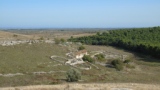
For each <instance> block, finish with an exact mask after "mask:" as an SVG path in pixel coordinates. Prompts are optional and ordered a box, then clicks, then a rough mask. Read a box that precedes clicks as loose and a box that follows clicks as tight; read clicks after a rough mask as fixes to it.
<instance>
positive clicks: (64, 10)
mask: <svg viewBox="0 0 160 90" xmlns="http://www.w3.org/2000/svg"><path fill="white" fill-rule="evenodd" d="M159 8H160V0H0V28H124V27H125V28H126V27H128V28H129V27H153V26H160V12H159Z"/></svg>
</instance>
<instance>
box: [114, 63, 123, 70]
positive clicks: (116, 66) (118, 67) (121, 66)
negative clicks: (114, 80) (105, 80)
mask: <svg viewBox="0 0 160 90" xmlns="http://www.w3.org/2000/svg"><path fill="white" fill-rule="evenodd" d="M115 68H116V69H117V70H118V71H121V70H123V65H122V64H116V65H115Z"/></svg>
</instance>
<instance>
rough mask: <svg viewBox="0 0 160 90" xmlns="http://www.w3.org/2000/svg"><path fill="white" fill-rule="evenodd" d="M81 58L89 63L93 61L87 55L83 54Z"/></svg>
mask: <svg viewBox="0 0 160 90" xmlns="http://www.w3.org/2000/svg"><path fill="white" fill-rule="evenodd" d="M82 59H83V61H88V62H91V63H93V62H94V60H93V59H92V58H91V57H90V56H89V55H84V56H83V58H82Z"/></svg>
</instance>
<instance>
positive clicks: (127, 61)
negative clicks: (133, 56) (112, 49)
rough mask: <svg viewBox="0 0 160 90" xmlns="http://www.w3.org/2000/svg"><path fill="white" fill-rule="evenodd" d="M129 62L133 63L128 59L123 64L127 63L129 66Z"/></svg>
mask: <svg viewBox="0 0 160 90" xmlns="http://www.w3.org/2000/svg"><path fill="white" fill-rule="evenodd" d="M129 62H131V60H129V59H127V60H125V61H124V62H123V63H127V64H128V63H129Z"/></svg>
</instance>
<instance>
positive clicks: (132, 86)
mask: <svg viewBox="0 0 160 90" xmlns="http://www.w3.org/2000/svg"><path fill="white" fill-rule="evenodd" d="M159 89H160V85H159V84H137V83H104V84H100V83H90V84H79V83H72V84H59V85H37V86H23V87H7V88H0V90H159Z"/></svg>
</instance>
